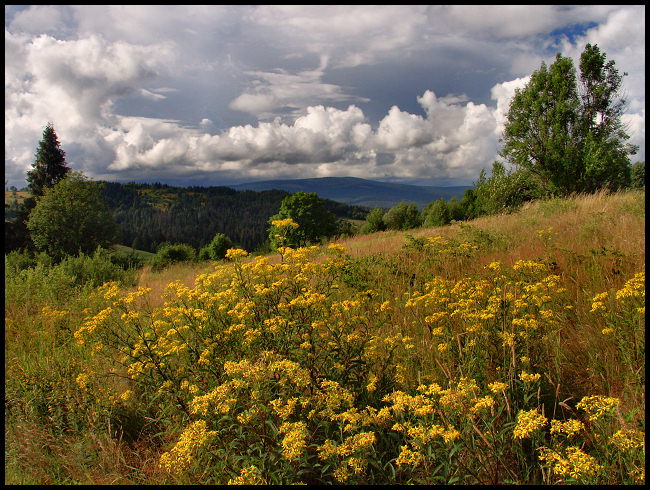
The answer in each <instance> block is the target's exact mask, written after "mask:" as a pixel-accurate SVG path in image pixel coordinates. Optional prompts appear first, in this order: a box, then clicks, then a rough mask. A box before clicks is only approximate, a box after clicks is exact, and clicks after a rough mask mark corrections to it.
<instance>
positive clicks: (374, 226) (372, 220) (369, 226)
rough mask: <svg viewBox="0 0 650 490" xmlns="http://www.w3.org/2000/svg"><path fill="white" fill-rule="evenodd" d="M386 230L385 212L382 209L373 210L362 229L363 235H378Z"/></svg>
mask: <svg viewBox="0 0 650 490" xmlns="http://www.w3.org/2000/svg"><path fill="white" fill-rule="evenodd" d="M385 229H386V223H385V222H384V210H383V209H381V208H373V209H372V210H371V211H370V212H369V213H368V215H367V216H366V222H365V223H364V224H363V226H362V227H361V233H376V232H378V231H384V230H385Z"/></svg>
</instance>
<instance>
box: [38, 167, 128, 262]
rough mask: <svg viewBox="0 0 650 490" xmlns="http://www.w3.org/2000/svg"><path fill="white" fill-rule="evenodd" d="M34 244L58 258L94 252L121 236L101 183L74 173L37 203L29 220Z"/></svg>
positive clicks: (47, 191)
mask: <svg viewBox="0 0 650 490" xmlns="http://www.w3.org/2000/svg"><path fill="white" fill-rule="evenodd" d="M27 228H29V230H30V233H31V237H32V241H33V242H34V246H35V247H36V249H37V250H39V251H44V252H47V254H48V255H50V256H51V257H52V258H53V259H54V260H56V261H59V260H62V259H63V258H64V257H65V256H66V255H75V254H78V253H86V254H88V253H92V252H93V251H94V250H95V249H96V248H97V247H98V246H101V247H106V246H108V245H110V244H112V243H114V241H115V240H116V238H117V235H118V230H117V225H116V224H115V220H114V219H113V216H112V214H111V212H110V211H109V209H108V208H107V207H106V205H105V204H104V202H103V201H102V199H101V197H100V184H98V183H96V182H92V181H89V180H88V179H87V178H86V177H85V176H84V175H83V174H82V173H76V172H73V173H71V174H70V175H69V176H68V177H66V178H64V179H63V180H61V181H60V182H58V183H57V184H55V185H54V186H53V187H50V188H46V189H45V193H44V194H43V196H42V197H40V198H39V199H38V201H37V203H36V207H35V208H34V209H33V210H32V212H31V213H30V215H29V220H28V222H27Z"/></svg>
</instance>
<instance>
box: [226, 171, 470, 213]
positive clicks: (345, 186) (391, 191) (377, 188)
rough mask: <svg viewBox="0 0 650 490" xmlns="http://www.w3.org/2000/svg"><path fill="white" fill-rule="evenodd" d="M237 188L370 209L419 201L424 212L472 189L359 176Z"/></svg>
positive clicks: (289, 181)
mask: <svg viewBox="0 0 650 490" xmlns="http://www.w3.org/2000/svg"><path fill="white" fill-rule="evenodd" d="M230 187H232V188H233V189H250V190H255V191H263V190H270V189H280V190H283V191H287V192H291V193H294V192H298V191H304V192H315V193H316V194H318V195H319V196H320V197H323V198H326V199H331V200H333V201H338V202H341V203H345V204H350V205H357V206H364V207H368V208H375V207H380V208H391V207H393V206H395V205H396V204H398V203H399V202H401V201H407V202H415V203H416V204H417V205H418V207H419V208H420V209H422V208H423V207H424V206H426V205H427V204H429V203H430V202H431V201H435V200H436V199H439V198H441V197H442V198H444V199H446V200H449V199H451V198H452V197H453V196H456V198H458V199H460V198H462V197H463V192H465V189H471V187H470V186H452V187H435V186H419V185H408V184H392V183H388V182H379V181H375V180H366V179H360V178H356V177H322V178H313V179H292V180H268V181H260V182H249V183H245V184H238V185H233V186H230Z"/></svg>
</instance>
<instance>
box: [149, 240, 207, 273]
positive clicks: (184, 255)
mask: <svg viewBox="0 0 650 490" xmlns="http://www.w3.org/2000/svg"><path fill="white" fill-rule="evenodd" d="M195 259H196V251H195V250H194V248H192V246H191V245H187V244H186V243H164V244H162V245H160V246H159V247H158V251H157V252H156V255H155V256H154V258H153V261H152V264H151V268H152V269H153V270H157V271H159V270H162V269H164V268H165V267H167V266H169V265H171V264H175V263H177V262H188V261H192V260H195Z"/></svg>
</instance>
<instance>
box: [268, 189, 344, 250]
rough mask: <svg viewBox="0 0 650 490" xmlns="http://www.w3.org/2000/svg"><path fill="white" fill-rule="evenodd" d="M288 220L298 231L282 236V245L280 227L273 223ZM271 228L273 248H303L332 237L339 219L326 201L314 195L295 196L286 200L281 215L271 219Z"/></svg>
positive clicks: (279, 212) (335, 232)
mask: <svg viewBox="0 0 650 490" xmlns="http://www.w3.org/2000/svg"><path fill="white" fill-rule="evenodd" d="M287 218H291V219H292V220H293V221H294V222H295V223H297V224H298V227H297V228H293V227H291V228H289V229H287V230H283V232H286V234H285V235H283V243H279V242H278V240H277V235H278V234H279V233H278V230H277V227H276V226H275V225H273V224H272V223H273V221H278V220H284V219H287ZM269 224H271V227H270V228H269V240H270V242H271V246H272V247H274V248H277V247H278V246H279V245H288V246H292V247H295V246H300V247H302V246H305V245H307V244H309V243H315V242H319V241H320V240H321V239H322V238H329V237H332V236H334V235H336V234H337V233H338V230H339V227H338V224H337V219H336V216H334V214H332V213H331V212H330V211H328V210H327V208H326V207H325V204H324V201H323V200H322V199H321V198H319V197H318V195H317V194H316V193H315V192H296V193H295V194H291V195H289V196H287V197H285V198H284V199H283V200H282V203H281V204H280V210H279V211H278V214H276V215H274V216H271V218H270V219H269Z"/></svg>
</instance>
